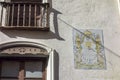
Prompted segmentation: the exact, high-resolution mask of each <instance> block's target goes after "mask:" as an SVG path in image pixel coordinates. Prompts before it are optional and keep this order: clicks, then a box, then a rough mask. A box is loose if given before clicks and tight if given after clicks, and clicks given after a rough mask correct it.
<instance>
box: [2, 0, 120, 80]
mask: <svg viewBox="0 0 120 80" xmlns="http://www.w3.org/2000/svg"><path fill="white" fill-rule="evenodd" d="M49 2H51V6H52V9H51V13H50V29H51V30H50V31H49V32H40V31H17V30H13V31H9V30H2V31H1V32H0V42H7V41H16V40H17V41H21V40H23V41H33V42H38V43H41V44H44V45H47V46H49V47H51V48H53V49H55V50H56V54H57V56H58V57H57V59H56V60H57V61H55V62H56V63H55V70H56V71H55V72H57V73H56V74H55V76H56V77H55V80H119V79H120V69H119V67H120V63H119V61H120V45H119V44H120V42H119V41H120V30H119V29H120V28H119V27H120V14H119V8H118V3H117V2H118V1H117V0H52V1H51V0H49ZM73 29H78V30H79V29H102V30H103V35H104V47H105V55H106V62H107V69H105V70H81V69H75V68H74V54H73V41H72V30H73Z"/></svg>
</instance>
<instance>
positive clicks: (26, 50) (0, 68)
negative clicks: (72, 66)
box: [0, 41, 53, 80]
mask: <svg viewBox="0 0 120 80" xmlns="http://www.w3.org/2000/svg"><path fill="white" fill-rule="evenodd" d="M52 53H53V50H52V49H51V48H48V47H47V46H45V45H42V44H38V43H34V42H26V41H17V42H9V43H4V44H1V45H0V63H1V65H0V80H53V78H52V76H53V56H52Z"/></svg>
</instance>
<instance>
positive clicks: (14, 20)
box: [0, 2, 49, 30]
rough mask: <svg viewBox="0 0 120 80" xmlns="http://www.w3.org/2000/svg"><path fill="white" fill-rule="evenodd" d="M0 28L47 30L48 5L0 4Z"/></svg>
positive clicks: (36, 3) (26, 3)
mask: <svg viewBox="0 0 120 80" xmlns="http://www.w3.org/2000/svg"><path fill="white" fill-rule="evenodd" d="M0 5H1V9H0V10H1V11H0V12H1V15H0V28H6V29H31V30H33V29H35V30H49V25H48V24H49V15H48V7H49V4H48V3H39V2H0Z"/></svg>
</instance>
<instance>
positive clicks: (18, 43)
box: [0, 41, 54, 80]
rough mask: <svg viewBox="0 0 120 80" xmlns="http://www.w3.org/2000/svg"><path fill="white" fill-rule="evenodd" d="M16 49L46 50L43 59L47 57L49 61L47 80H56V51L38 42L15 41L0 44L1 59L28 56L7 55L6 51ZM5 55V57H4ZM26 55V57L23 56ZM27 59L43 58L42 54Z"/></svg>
mask: <svg viewBox="0 0 120 80" xmlns="http://www.w3.org/2000/svg"><path fill="white" fill-rule="evenodd" d="M15 47H29V48H30V47H31V48H35V49H42V50H44V51H45V52H46V53H45V54H42V55H44V56H42V57H47V58H48V61H47V66H46V69H47V73H46V75H47V76H46V80H54V50H53V49H52V48H49V47H47V46H45V45H43V44H40V43H36V42H29V41H13V42H7V43H2V44H0V58H2V57H12V56H14V55H16V54H17V56H18V55H20V57H21V56H22V57H25V56H26V54H28V53H22V54H19V53H10V52H9V54H8V53H6V52H5V51H6V50H9V49H11V48H12V49H14V48H15ZM4 54H5V55H4ZM23 54H24V55H23ZM29 55H30V56H29ZM27 57H41V53H38V54H37V53H36V54H32V53H30V54H28V56H27Z"/></svg>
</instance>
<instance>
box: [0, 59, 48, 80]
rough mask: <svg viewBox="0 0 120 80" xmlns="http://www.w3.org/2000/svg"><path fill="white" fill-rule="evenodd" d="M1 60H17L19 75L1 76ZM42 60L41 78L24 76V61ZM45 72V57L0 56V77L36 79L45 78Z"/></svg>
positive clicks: (20, 79)
mask: <svg viewBox="0 0 120 80" xmlns="http://www.w3.org/2000/svg"><path fill="white" fill-rule="evenodd" d="M3 61H17V62H19V75H18V77H7V76H3V77H2V76H1V70H2V62H3ZM39 61H40V62H42V73H43V74H42V78H41V79H40V78H25V62H39ZM46 72H47V58H18V59H16V58H12V57H11V58H7V57H6V58H0V79H1V78H2V79H4V78H7V79H13V78H14V79H18V80H25V79H35V80H36V79H37V80H39V79H40V80H46Z"/></svg>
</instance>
